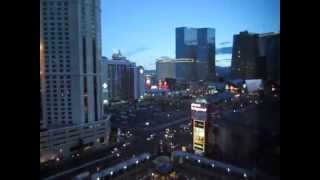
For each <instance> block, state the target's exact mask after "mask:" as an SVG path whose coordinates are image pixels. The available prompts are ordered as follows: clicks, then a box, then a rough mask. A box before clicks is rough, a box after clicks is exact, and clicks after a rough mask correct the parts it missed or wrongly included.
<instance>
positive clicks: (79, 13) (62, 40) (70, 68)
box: [40, 0, 102, 125]
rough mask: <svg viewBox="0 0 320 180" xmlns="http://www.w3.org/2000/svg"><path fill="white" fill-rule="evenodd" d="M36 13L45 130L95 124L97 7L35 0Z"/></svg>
mask: <svg viewBox="0 0 320 180" xmlns="http://www.w3.org/2000/svg"><path fill="white" fill-rule="evenodd" d="M40 11H41V15H42V19H41V22H40V24H41V26H42V32H41V33H42V37H43V45H44V49H45V50H44V54H45V74H46V76H45V84H46V89H45V92H44V96H43V98H44V108H43V111H44V118H45V119H47V120H48V122H47V123H48V125H71V124H81V123H89V122H94V121H98V120H100V119H101V117H102V111H101V108H102V103H101V98H100V96H101V93H100V87H99V84H100V76H99V73H100V61H99V60H100V56H101V42H100V41H101V40H100V38H101V37H100V28H101V27H100V26H101V25H100V11H101V10H100V1H99V0H89V1H81V0H76V1H67V0H41V7H40Z"/></svg>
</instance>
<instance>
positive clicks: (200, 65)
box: [176, 27, 215, 80]
mask: <svg viewBox="0 0 320 180" xmlns="http://www.w3.org/2000/svg"><path fill="white" fill-rule="evenodd" d="M176 58H191V59H195V61H196V63H195V66H194V69H195V70H196V72H197V73H196V79H197V80H212V79H214V77H215V29H213V28H187V27H178V28H176Z"/></svg>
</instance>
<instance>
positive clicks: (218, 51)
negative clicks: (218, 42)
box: [216, 46, 232, 54]
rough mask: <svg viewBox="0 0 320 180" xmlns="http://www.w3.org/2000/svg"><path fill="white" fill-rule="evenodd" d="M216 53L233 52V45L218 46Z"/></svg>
mask: <svg viewBox="0 0 320 180" xmlns="http://www.w3.org/2000/svg"><path fill="white" fill-rule="evenodd" d="M216 54H232V46H230V47H222V48H217V49H216Z"/></svg>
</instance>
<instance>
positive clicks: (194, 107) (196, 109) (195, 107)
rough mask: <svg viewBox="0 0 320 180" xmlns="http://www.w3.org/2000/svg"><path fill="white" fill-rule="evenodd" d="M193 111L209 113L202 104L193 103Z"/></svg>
mask: <svg viewBox="0 0 320 180" xmlns="http://www.w3.org/2000/svg"><path fill="white" fill-rule="evenodd" d="M191 110H193V111H203V112H206V111H207V108H203V107H201V104H194V103H192V104H191Z"/></svg>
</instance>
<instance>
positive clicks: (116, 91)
mask: <svg viewBox="0 0 320 180" xmlns="http://www.w3.org/2000/svg"><path fill="white" fill-rule="evenodd" d="M102 66H104V67H103V68H102V69H106V71H104V72H102V74H104V76H105V78H103V82H102V86H104V87H103V88H104V89H105V90H104V91H105V92H107V98H106V99H103V102H105V103H107V102H109V101H110V100H130V99H135V98H136V97H135V74H137V73H136V71H137V68H136V64H135V63H133V62H130V61H129V60H127V59H126V57H124V56H122V55H121V52H120V51H119V52H118V53H115V54H113V55H112V59H111V60H108V59H107V58H105V57H103V58H102Z"/></svg>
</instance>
